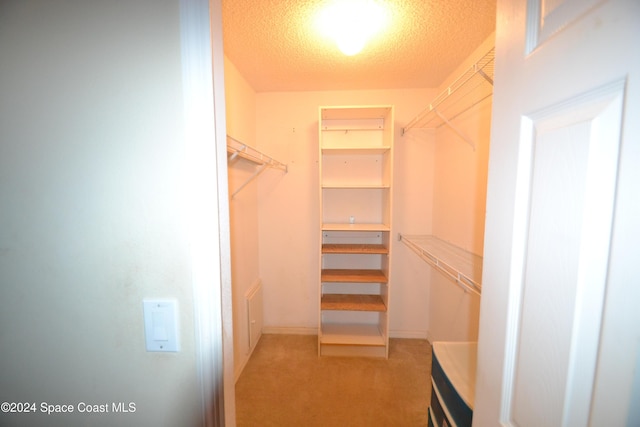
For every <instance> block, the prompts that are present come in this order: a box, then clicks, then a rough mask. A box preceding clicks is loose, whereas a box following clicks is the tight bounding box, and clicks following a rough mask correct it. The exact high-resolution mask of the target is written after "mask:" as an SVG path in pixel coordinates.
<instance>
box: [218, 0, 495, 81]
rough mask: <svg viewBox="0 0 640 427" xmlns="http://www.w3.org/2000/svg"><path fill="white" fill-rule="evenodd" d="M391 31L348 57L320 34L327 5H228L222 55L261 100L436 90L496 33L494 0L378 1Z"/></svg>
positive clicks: (233, 0) (319, 0)
mask: <svg viewBox="0 0 640 427" xmlns="http://www.w3.org/2000/svg"><path fill="white" fill-rule="evenodd" d="M378 1H379V2H380V3H384V4H385V5H387V7H388V8H389V9H390V11H391V23H390V25H388V26H387V29H386V30H385V31H384V32H383V33H381V34H379V35H378V36H376V37H375V38H374V39H373V40H372V41H370V42H369V43H368V44H367V46H366V47H365V49H364V50H363V51H362V52H361V53H360V54H358V55H355V56H351V57H349V56H345V55H344V54H342V53H341V52H340V51H339V50H338V49H337V47H335V45H334V44H333V43H332V42H331V41H329V40H327V39H326V38H324V37H322V36H321V35H320V34H317V32H316V30H315V27H314V25H313V19H314V16H315V13H316V12H317V11H318V10H319V8H320V7H321V6H322V5H323V4H324V3H325V2H326V0H257V1H255V0H223V1H222V7H223V37H224V50H225V55H226V56H227V57H228V58H229V59H230V60H231V62H232V63H233V64H234V65H235V66H236V68H237V69H238V70H239V71H240V73H241V74H242V75H243V76H244V78H245V79H246V80H247V81H248V82H249V84H250V85H251V86H252V88H253V89H254V90H255V91H257V92H272V91H310V90H343V89H352V90H355V89H399V88H428V87H437V86H439V85H440V84H442V83H443V80H444V79H445V78H446V77H447V76H448V75H449V74H450V73H451V72H452V71H453V70H454V69H455V68H456V66H458V65H459V64H460V63H461V62H462V61H463V60H464V59H465V58H466V57H467V56H468V55H469V54H471V52H472V51H473V50H474V49H475V48H476V47H478V46H479V45H480V43H482V42H483V41H484V40H485V39H486V38H487V37H488V36H489V35H490V34H491V33H492V32H493V31H494V29H495V11H496V5H495V3H496V0H378Z"/></svg>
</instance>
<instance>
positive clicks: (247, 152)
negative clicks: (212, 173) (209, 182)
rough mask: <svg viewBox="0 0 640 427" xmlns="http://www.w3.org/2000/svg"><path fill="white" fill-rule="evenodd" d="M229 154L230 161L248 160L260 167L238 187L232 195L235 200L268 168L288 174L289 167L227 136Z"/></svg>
mask: <svg viewBox="0 0 640 427" xmlns="http://www.w3.org/2000/svg"><path fill="white" fill-rule="evenodd" d="M227 153H229V154H230V155H229V157H228V161H229V162H233V161H234V160H235V159H237V158H238V157H241V158H243V159H246V160H248V161H250V162H253V163H255V164H257V165H259V167H258V169H257V170H256V171H255V172H254V173H253V175H251V176H250V177H249V178H248V179H247V180H246V181H245V182H244V183H242V185H240V187H238V188H237V189H236V190H235V191H234V192H233V193H232V194H231V197H232V198H233V197H234V196H235V195H236V194H238V193H239V192H240V190H242V189H243V188H244V187H246V186H247V184H249V183H250V182H251V181H253V180H254V179H255V178H257V177H258V176H259V175H260V174H261V173H262V172H264V171H265V170H267V168H273V169H280V170H282V171H284V173H287V172H288V168H287V165H286V164H284V163H282V162H279V161H278V160H276V159H274V158H273V157H270V156H267V155H266V154H264V153H263V152H261V151H259V150H257V149H256V148H253V147H251V146H250V145H248V144H245V143H244V142H241V141H238V140H237V139H235V138H233V137H231V136H229V135H227Z"/></svg>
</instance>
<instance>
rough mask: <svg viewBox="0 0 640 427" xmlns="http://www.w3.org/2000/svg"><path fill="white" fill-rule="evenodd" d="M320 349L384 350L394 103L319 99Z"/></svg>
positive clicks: (349, 351)
mask: <svg viewBox="0 0 640 427" xmlns="http://www.w3.org/2000/svg"><path fill="white" fill-rule="evenodd" d="M319 112H320V117H319V159H320V161H319V166H320V167H319V171H320V180H319V181H320V189H319V193H320V194H319V197H320V218H321V224H320V233H321V237H320V241H321V245H322V246H321V250H320V257H321V259H320V274H319V276H320V277H319V294H320V295H319V300H320V307H319V330H318V354H319V355H321V356H329V355H359V356H374V357H384V358H386V357H388V352H389V333H388V331H389V312H388V307H389V295H390V288H391V285H390V283H389V266H390V264H391V263H390V258H391V242H392V239H391V238H390V236H391V200H392V188H393V183H392V179H393V173H392V167H393V107H392V106H341V107H320V111H319Z"/></svg>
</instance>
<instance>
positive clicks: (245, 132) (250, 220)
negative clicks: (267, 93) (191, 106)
mask: <svg viewBox="0 0 640 427" xmlns="http://www.w3.org/2000/svg"><path fill="white" fill-rule="evenodd" d="M225 93H226V110H227V111H226V112H227V134H228V135H230V136H231V137H233V138H235V139H237V140H239V141H242V142H244V143H247V144H249V145H251V146H253V147H256V138H255V135H256V95H255V92H254V91H253V89H252V88H251V86H249V84H248V83H247V82H246V80H245V79H244V78H243V77H242V75H240V73H239V72H238V70H237V69H236V68H235V66H234V65H233V63H231V62H230V61H228V60H227V59H226V58H225ZM255 170H256V165H255V164H254V163H251V162H249V161H247V160H244V159H242V158H239V157H238V158H236V160H235V161H233V162H231V163H230V164H229V194H233V193H234V192H235V190H236V189H238V188H240V186H241V185H243V184H244V183H245V182H246V181H247V180H248V179H250V177H251V175H252V174H253V173H254V172H255ZM257 194H258V184H257V181H255V180H254V181H251V183H250V184H248V185H247V186H245V187H244V188H242V189H241V190H240V191H239V192H238V193H237V194H236V195H235V196H234V197H233V198H231V199H230V200H229V214H230V222H231V224H230V226H231V273H232V282H233V285H232V288H233V289H232V293H233V325H234V330H233V343H234V366H235V376H236V378H237V377H238V376H239V375H240V373H241V372H242V369H243V368H244V365H245V364H246V363H247V361H248V359H249V355H250V351H251V349H250V348H249V334H248V330H249V329H248V328H249V325H248V317H247V316H248V314H247V307H246V301H245V295H246V293H247V291H248V290H249V289H250V288H251V287H252V286H254V285H255V284H256V282H257V281H258V280H259V278H260V275H259V252H258V247H259V245H258V243H259V242H258V196H257Z"/></svg>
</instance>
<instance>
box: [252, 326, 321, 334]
mask: <svg viewBox="0 0 640 427" xmlns="http://www.w3.org/2000/svg"><path fill="white" fill-rule="evenodd" d="M262 333H263V334H281V335H318V328H305V327H287V326H264V327H263V328H262Z"/></svg>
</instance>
